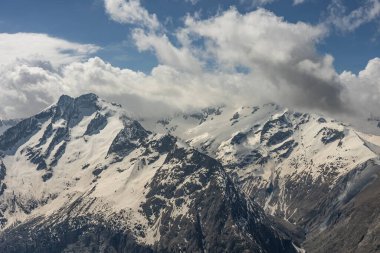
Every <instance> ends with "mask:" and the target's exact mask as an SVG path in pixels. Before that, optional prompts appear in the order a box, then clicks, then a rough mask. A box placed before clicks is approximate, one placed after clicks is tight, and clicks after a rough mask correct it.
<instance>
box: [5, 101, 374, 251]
mask: <svg viewBox="0 0 380 253" xmlns="http://www.w3.org/2000/svg"><path fill="white" fill-rule="evenodd" d="M127 110H128V108H126V110H124V109H123V108H122V107H121V106H120V105H118V104H114V103H109V102H106V101H104V100H102V99H101V98H99V97H97V96H96V95H95V94H86V95H82V96H80V97H77V98H72V97H69V96H65V95H64V96H61V98H60V99H59V101H58V102H57V103H56V104H54V105H52V106H50V107H49V108H47V109H45V110H43V111H42V112H40V113H38V114H37V115H35V116H32V117H30V118H27V119H23V120H21V121H20V120H16V121H4V122H6V124H5V123H3V121H0V124H1V125H0V126H1V131H2V132H3V133H1V132H0V134H1V135H0V227H1V228H0V252H3V253H10V252H14V253H29V252H41V253H44V252H46V253H54V252H110V253H111V252H268V253H272V252H273V253H276V252H290V253H293V252H294V253H296V252H299V253H301V252H344V253H345V252H363V253H364V252H365V253H370V252H379V251H380V202H379V199H380V177H379V176H380V160H379V155H380V128H378V127H377V124H378V122H377V121H375V120H370V121H367V122H364V123H363V124H366V125H368V127H369V128H371V127H372V129H373V131H372V134H368V131H364V127H363V129H361V128H360V127H353V126H352V125H349V124H346V123H343V122H339V121H337V120H334V119H332V118H329V117H325V116H322V115H317V114H314V113H305V112H302V113H301V112H296V111H292V110H291V109H287V108H282V107H281V106H279V105H276V104H265V105H249V106H240V107H237V108H234V107H230V106H219V107H213V108H206V109H203V110H201V111H199V112H194V113H181V114H180V113H178V114H176V115H174V116H172V117H167V118H162V119H152V118H140V119H137V118H134V117H131V116H130V115H129V114H128V113H127ZM376 131H377V132H378V133H379V135H377V134H376ZM374 133H375V134H374Z"/></svg>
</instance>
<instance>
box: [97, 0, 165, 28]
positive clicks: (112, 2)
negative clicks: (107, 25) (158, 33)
mask: <svg viewBox="0 0 380 253" xmlns="http://www.w3.org/2000/svg"><path fill="white" fill-rule="evenodd" d="M104 4H105V8H106V12H107V13H108V14H109V16H110V17H111V18H112V19H113V20H114V21H116V22H119V23H125V24H135V25H141V26H144V27H146V28H149V29H152V30H154V29H157V28H159V27H160V23H159V21H158V20H157V17H156V15H155V14H149V12H148V11H147V10H146V9H144V8H143V7H142V6H141V4H140V1H139V0H104Z"/></svg>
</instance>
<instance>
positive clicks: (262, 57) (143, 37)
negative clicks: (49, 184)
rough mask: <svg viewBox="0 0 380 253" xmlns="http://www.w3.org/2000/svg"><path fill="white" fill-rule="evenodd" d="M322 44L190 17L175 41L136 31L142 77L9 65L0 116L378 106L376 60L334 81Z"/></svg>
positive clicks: (237, 16) (107, 70) (249, 16)
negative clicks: (74, 100)
mask: <svg viewBox="0 0 380 253" xmlns="http://www.w3.org/2000/svg"><path fill="white" fill-rule="evenodd" d="M124 3H126V2H124ZM147 18H148V20H149V19H150V18H151V15H148V16H147ZM148 23H149V22H148ZM327 35H328V31H327V30H326V28H325V27H324V26H318V25H317V26H313V25H310V24H306V23H303V22H297V23H290V22H287V21H285V20H284V19H283V18H281V17H278V16H276V15H275V14H273V13H271V12H269V11H267V10H264V9H258V10H256V11H252V12H249V13H246V14H241V13H239V12H238V11H237V10H236V9H234V8H232V9H229V10H227V11H224V12H222V13H219V14H218V15H216V16H214V17H210V18H208V19H203V20H201V19H198V18H196V17H191V16H188V17H187V18H186V19H185V22H184V25H183V27H181V28H178V29H177V31H176V33H175V34H174V36H175V37H176V41H175V42H173V41H172V40H171V39H170V38H173V37H170V38H169V37H168V36H167V35H165V34H164V33H163V31H157V30H152V29H145V28H141V27H140V28H136V29H133V31H132V37H133V39H134V41H135V43H136V46H137V48H138V49H139V50H140V51H144V50H150V51H152V52H153V53H154V54H155V55H156V56H157V59H158V61H159V65H157V66H156V67H154V68H153V69H152V71H151V72H150V73H143V72H138V71H133V70H130V69H127V68H125V69H123V68H118V67H115V66H112V65H111V64H110V63H107V62H104V61H103V60H102V59H100V58H98V57H95V58H90V59H88V60H85V61H77V60H76V59H74V58H73V59H71V62H68V60H62V59H61V60H55V62H56V63H55V64H53V63H50V62H49V61H46V60H44V58H42V60H38V59H37V58H38V57H32V59H31V60H23V61H19V62H18V63H17V64H8V65H6V66H5V67H3V68H0V88H1V89H2V90H6V92H4V93H2V94H0V104H2V105H5V106H3V107H2V108H1V109H0V117H4V116H5V117H23V116H26V115H30V114H33V113H35V112H37V111H38V110H40V109H42V108H44V107H46V106H48V105H49V104H51V103H53V102H55V101H56V100H57V99H58V97H59V96H60V95H61V94H68V95H72V96H77V95H80V94H83V93H87V92H95V93H97V94H98V95H99V96H101V97H104V98H105V99H107V100H109V101H115V102H118V103H121V104H123V105H124V106H125V107H126V108H127V110H129V111H130V112H132V113H133V114H135V115H137V116H151V115H152V114H155V115H163V114H165V113H168V112H173V111H176V110H194V109H198V108H203V107H206V106H211V105H220V104H230V105H237V106H241V105H243V104H244V105H247V104H249V105H252V104H256V105H257V104H262V103H266V102H276V103H278V104H281V105H285V106H289V107H297V108H307V109H312V110H315V111H324V112H339V113H342V112H343V113H345V112H350V113H351V112H353V111H355V112H363V111H364V112H365V108H366V106H367V105H368V104H371V108H372V107H373V108H376V106H377V107H378V102H377V101H378V100H379V99H378V96H379V94H380V91H379V88H378V87H379V83H378V80H379V76H378V73H380V71H379V65H380V63H379V60H378V59H374V60H373V61H371V62H369V64H368V66H367V67H366V69H365V70H363V71H362V72H360V73H359V74H358V75H355V74H353V73H351V72H344V73H342V74H338V73H337V72H336V70H335V68H334V66H333V61H334V59H333V57H332V56H331V55H324V54H320V53H319V52H318V51H317V50H316V47H317V45H318V43H320V41H322V40H323V39H324V38H325V37H326V36H327ZM3 50H5V49H3ZM0 53H1V51H0ZM84 55H85V54H84ZM63 59H65V56H63ZM79 59H83V58H82V57H79ZM67 62H68V63H67ZM57 64H60V66H59V67H56V65H57ZM362 88H364V89H365V91H361V89H362ZM356 93H357V94H360V95H359V96H355V94H356ZM373 111H374V112H375V109H373Z"/></svg>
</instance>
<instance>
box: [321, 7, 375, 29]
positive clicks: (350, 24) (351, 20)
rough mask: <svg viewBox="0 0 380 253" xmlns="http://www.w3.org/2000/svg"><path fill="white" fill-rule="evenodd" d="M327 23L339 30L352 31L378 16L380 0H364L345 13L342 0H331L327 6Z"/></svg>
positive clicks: (345, 9)
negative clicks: (358, 5) (355, 7)
mask: <svg viewBox="0 0 380 253" xmlns="http://www.w3.org/2000/svg"><path fill="white" fill-rule="evenodd" d="M328 12H329V16H328V18H327V20H326V23H327V24H330V25H333V26H334V27H335V28H337V29H338V30H340V31H343V32H352V31H354V30H356V29H357V28H358V27H360V26H362V25H364V24H366V23H369V22H371V21H373V20H375V19H377V18H379V16H380V1H379V0H365V1H364V4H363V5H361V6H360V7H358V8H357V9H355V10H352V11H351V12H349V13H347V12H348V11H347V8H346V6H345V5H344V3H343V2H342V0H333V1H332V2H331V4H330V5H329V7H328Z"/></svg>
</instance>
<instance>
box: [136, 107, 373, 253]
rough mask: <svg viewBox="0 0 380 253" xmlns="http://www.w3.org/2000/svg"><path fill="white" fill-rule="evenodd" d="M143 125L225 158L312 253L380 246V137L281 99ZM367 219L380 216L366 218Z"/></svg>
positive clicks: (245, 188) (240, 181)
mask: <svg viewBox="0 0 380 253" xmlns="http://www.w3.org/2000/svg"><path fill="white" fill-rule="evenodd" d="M142 124H143V126H144V127H146V128H147V129H150V130H152V131H155V132H159V133H165V132H167V133H170V134H172V135H174V136H177V137H179V138H181V139H183V140H184V141H185V142H186V143H188V144H189V145H190V146H193V147H196V148H197V149H198V150H200V151H201V152H204V153H206V154H208V155H210V156H211V157H213V158H215V159H216V160H218V161H219V162H220V163H222V164H223V165H224V166H225V168H226V171H227V173H228V174H229V175H230V176H231V177H232V178H233V179H234V181H235V183H236V184H237V185H238V186H239V188H240V189H241V190H242V192H244V193H245V194H246V195H247V196H249V197H250V198H251V200H254V201H255V202H256V203H258V204H259V205H260V206H261V207H262V208H263V209H264V210H265V211H266V213H267V214H272V215H274V216H276V217H278V218H281V219H284V220H287V221H289V222H291V223H293V224H297V225H299V226H300V227H301V228H302V229H303V230H304V231H305V234H306V241H305V242H304V244H305V247H306V249H307V252H376V251H377V250H380V248H379V246H378V245H379V243H380V240H379V238H380V227H379V224H380V221H379V219H380V216H379V212H378V211H376V210H379V206H380V205H379V204H377V203H372V201H374V200H375V199H376V198H377V199H378V197H379V195H378V193H379V190H380V181H379V180H378V179H377V178H378V175H379V172H380V166H379V164H380V162H379V154H380V136H376V135H370V134H365V133H363V132H360V131H358V130H356V129H355V128H353V127H352V126H350V125H348V124H344V123H341V122H339V121H336V120H334V119H331V118H328V117H323V116H321V115H316V114H310V113H299V112H294V111H292V110H289V109H286V108H282V107H280V106H278V105H275V104H266V105H263V106H244V107H239V108H230V107H223V106H221V107H216V108H207V109H204V110H202V111H200V112H198V113H193V114H178V115H175V116H174V117H171V118H165V119H160V120H149V119H146V120H144V121H142ZM369 188H372V193H371V192H370V193H369V194H368V196H367V195H363V194H364V192H365V191H367V192H368V189H369ZM359 200H360V201H359ZM357 202H361V203H362V204H363V205H365V206H366V207H367V206H371V209H365V210H362V209H361V207H360V206H357V205H356V204H355V203H357ZM376 202H378V201H376ZM353 213H360V214H356V215H353ZM343 214H345V215H343ZM363 217H371V219H373V220H375V222H372V223H371V222H363V223H362V224H360V220H361V219H362V220H365V219H364V218H363ZM358 227H360V229H357V228H358ZM348 231H350V232H348ZM347 234H349V235H350V236H347ZM374 238H377V239H374ZM376 245H377V246H376Z"/></svg>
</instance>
